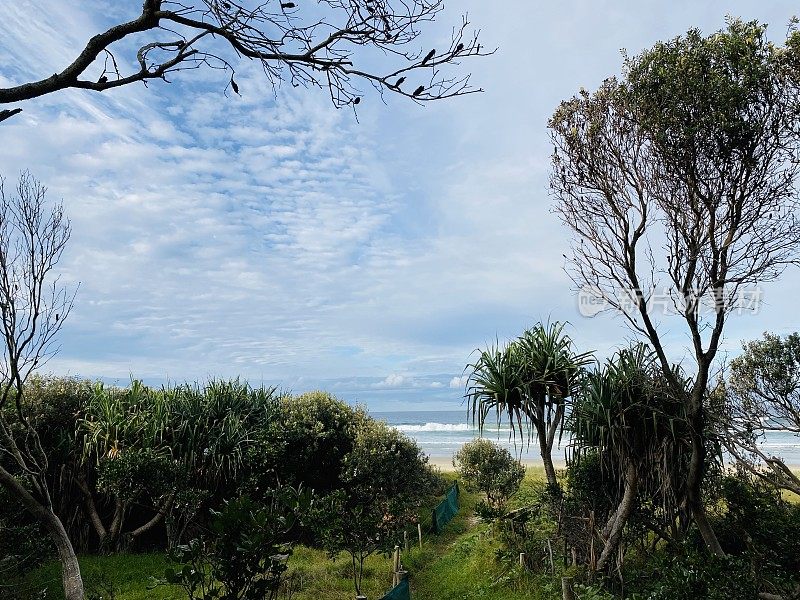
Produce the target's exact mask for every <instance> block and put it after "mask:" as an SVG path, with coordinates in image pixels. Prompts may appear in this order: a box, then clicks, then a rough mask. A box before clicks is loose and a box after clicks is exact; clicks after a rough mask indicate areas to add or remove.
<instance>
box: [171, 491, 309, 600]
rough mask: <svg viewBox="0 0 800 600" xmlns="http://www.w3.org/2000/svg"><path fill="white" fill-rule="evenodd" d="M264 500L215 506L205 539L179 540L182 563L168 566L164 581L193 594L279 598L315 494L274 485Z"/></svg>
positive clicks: (219, 599)
mask: <svg viewBox="0 0 800 600" xmlns="http://www.w3.org/2000/svg"><path fill="white" fill-rule="evenodd" d="M264 497H265V502H264V503H256V502H254V501H252V500H251V499H250V498H248V497H246V496H242V497H240V498H237V499H236V500H232V501H230V502H228V503H226V505H225V506H224V507H223V508H222V510H221V511H218V512H214V513H213V516H212V519H211V523H210V536H209V538H208V539H207V540H201V539H194V540H192V541H191V542H189V543H188V544H186V545H182V546H178V548H177V549H176V550H175V551H174V552H173V557H174V558H175V559H176V560H177V561H178V562H179V563H182V566H181V568H179V569H177V570H176V569H174V568H168V569H167V570H166V573H165V578H164V579H165V583H168V584H172V585H177V586H180V587H182V588H183V589H184V590H185V591H186V593H187V596H188V597H189V600H275V599H276V598H278V597H279V594H280V591H281V585H282V584H283V582H284V580H285V575H286V570H287V561H288V559H289V557H290V556H291V554H292V550H293V548H294V540H295V539H296V534H295V531H294V530H295V529H296V528H297V526H298V525H299V524H300V522H301V519H302V518H304V516H305V515H306V514H307V513H308V511H309V508H310V506H311V502H312V498H313V496H312V494H311V493H310V492H308V491H304V490H302V489H299V488H292V487H288V486H284V487H280V488H277V489H275V490H270V491H269V492H268V493H266V494H265V495H264Z"/></svg>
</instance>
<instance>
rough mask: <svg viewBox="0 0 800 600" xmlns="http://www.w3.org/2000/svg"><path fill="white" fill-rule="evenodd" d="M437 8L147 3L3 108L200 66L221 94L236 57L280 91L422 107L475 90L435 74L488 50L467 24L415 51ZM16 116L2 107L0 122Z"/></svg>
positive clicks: (388, 3) (227, 0)
mask: <svg viewBox="0 0 800 600" xmlns="http://www.w3.org/2000/svg"><path fill="white" fill-rule="evenodd" d="M443 8H444V4H443V1H442V0H410V1H404V0H348V1H345V0H324V1H322V2H317V3H313V4H310V3H295V2H286V1H284V0H266V1H262V2H249V1H246V0H243V1H236V0H197V1H190V2H178V1H172V2H170V1H168V0H163V1H162V0H144V2H143V3H142V9H141V13H140V14H139V15H138V16H137V17H136V18H134V19H132V20H130V21H127V22H123V23H118V24H115V25H114V26H113V27H111V28H109V29H107V30H106V31H104V32H102V33H99V34H97V35H95V36H93V37H92V38H91V39H90V40H89V41H88V42H87V43H86V46H85V47H84V48H83V50H82V51H81V52H80V53H79V54H78V55H77V57H76V58H75V59H74V60H73V61H72V62H71V63H70V64H69V65H68V66H66V67H65V68H63V69H62V70H61V71H59V72H57V73H54V74H53V75H49V76H48V77H45V78H43V79H40V80H38V81H30V82H26V83H22V84H20V85H14V86H11V87H6V88H0V105H3V104H9V103H19V102H24V101H28V100H31V99H34V98H38V97H40V96H43V95H46V94H51V93H54V92H58V91H60V90H64V89H69V88H75V89H83V90H92V91H95V92H103V91H106V90H111V89H113V88H117V87H121V86H125V85H130V84H135V83H140V82H142V83H145V84H146V83H147V82H148V81H152V80H159V79H160V80H162V81H165V82H166V81H168V77H170V76H172V75H175V74H177V73H178V72H181V71H192V70H195V69H201V68H210V69H217V70H221V71H223V72H226V73H227V75H226V79H225V80H224V81H225V83H226V86H225V87H226V90H227V89H228V88H230V89H231V90H232V91H233V92H234V93H239V85H238V84H237V83H236V81H235V80H234V76H235V73H236V65H235V63H234V60H235V59H241V58H246V59H249V60H254V61H257V62H258V63H260V65H261V68H262V70H263V72H264V75H265V77H266V78H267V79H268V80H269V82H270V83H271V84H272V85H273V87H275V88H276V89H277V87H278V86H279V85H280V84H281V83H282V82H287V83H290V84H291V85H293V86H299V85H303V86H307V87H316V88H320V89H322V90H325V91H327V92H328V93H329V94H330V98H331V101H332V102H333V104H334V105H335V106H337V107H343V106H356V105H358V104H359V103H360V102H361V95H362V91H361V90H360V89H359V87H358V85H359V83H365V84H367V85H370V86H372V87H373V88H375V89H376V90H377V91H378V92H379V93H381V94H384V93H393V94H399V95H402V96H406V97H408V98H411V99H413V100H415V101H418V102H420V101H430V100H438V99H441V98H449V97H452V96H458V95H462V94H469V93H472V92H476V91H480V90H479V89H477V88H474V87H472V86H471V85H470V84H469V76H468V75H466V76H464V75H462V76H458V75H455V76H453V75H447V74H445V73H444V72H443V71H442V70H441V69H442V67H443V66H447V65H453V64H458V62H459V61H460V60H461V59H463V58H467V57H470V56H479V55H485V54H487V53H486V52H485V51H484V50H483V49H482V47H481V44H480V43H478V34H477V32H476V33H471V32H469V31H468V27H469V24H468V22H467V20H466V18H464V19H462V22H461V23H460V24H459V25H458V26H456V27H454V28H453V34H452V38H451V40H449V42H448V43H446V44H445V45H444V47H441V46H440V47H439V49H438V50H437V49H435V48H431V49H419V48H414V47H413V44H414V43H415V42H416V41H417V39H418V37H419V35H420V30H421V29H422V28H423V27H424V26H425V24H426V23H428V22H431V21H433V20H434V19H435V18H436V17H437V15H438V14H439V13H440V12H441V11H442V10H443ZM37 16H38V17H39V18H41V16H42V15H37ZM133 38H135V39H137V40H141V41H142V42H144V43H142V45H141V46H140V47H139V49H138V51H137V52H136V54H135V56H131V57H123V53H124V45H123V44H121V42H123V40H125V41H128V40H131V39H133ZM375 54H377V57H378V61H379V63H380V62H381V61H382V62H384V63H388V64H386V65H385V66H384V67H383V68H382V69H381V68H379V67H377V66H376V64H379V63H376V62H375V60H374V56H371V55H375ZM129 65H135V67H132V68H131V67H130V66H129ZM126 66H128V68H127V69H126ZM407 78H408V79H409V81H406V79H407ZM21 110H22V109H21V108H19V107H17V108H11V109H6V110H0V122H1V121H3V120H5V119H8V118H10V117H13V116H14V115H15V114H18V113H19V112H21Z"/></svg>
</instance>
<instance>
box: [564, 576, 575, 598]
mask: <svg viewBox="0 0 800 600" xmlns="http://www.w3.org/2000/svg"><path fill="white" fill-rule="evenodd" d="M561 597H562V598H563V600H575V592H573V591H572V577H562V578H561Z"/></svg>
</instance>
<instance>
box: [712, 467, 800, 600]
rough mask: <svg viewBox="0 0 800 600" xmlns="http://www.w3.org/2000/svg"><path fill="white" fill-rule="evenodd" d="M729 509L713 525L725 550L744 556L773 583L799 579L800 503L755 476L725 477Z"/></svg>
mask: <svg viewBox="0 0 800 600" xmlns="http://www.w3.org/2000/svg"><path fill="white" fill-rule="evenodd" d="M721 490H722V498H723V500H724V503H725V510H724V511H723V512H722V514H721V515H719V516H717V517H716V518H715V519H714V520H713V522H712V524H713V526H714V529H715V531H716V532H717V535H718V537H719V540H720V543H721V544H722V546H723V549H724V550H725V551H726V552H727V553H729V554H731V555H734V556H740V557H742V558H743V559H745V560H746V561H747V562H748V563H749V564H750V565H751V569H752V570H753V572H755V573H758V574H759V577H760V578H762V579H764V580H768V581H770V582H771V583H773V584H778V585H779V584H780V583H781V582H783V583H787V582H788V580H792V579H793V580H794V583H796V582H797V579H798V574H800V544H798V543H797V541H798V540H800V505H798V504H795V503H789V502H786V501H785V500H783V499H782V497H781V495H780V492H779V491H778V490H776V489H775V488H774V487H773V486H771V485H769V484H767V483H764V482H761V481H759V480H757V479H755V478H753V477H750V476H747V475H744V474H740V475H729V476H727V477H725V478H723V480H722V484H721Z"/></svg>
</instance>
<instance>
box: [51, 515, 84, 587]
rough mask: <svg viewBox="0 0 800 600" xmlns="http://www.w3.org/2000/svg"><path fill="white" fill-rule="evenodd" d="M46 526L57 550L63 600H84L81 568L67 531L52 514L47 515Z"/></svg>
mask: <svg viewBox="0 0 800 600" xmlns="http://www.w3.org/2000/svg"><path fill="white" fill-rule="evenodd" d="M47 521H48V522H49V525H48V526H47V528H48V530H49V532H50V537H51V538H53V541H54V542H55V544H56V549H57V550H58V560H59V562H61V580H62V583H63V585H64V598H65V600H84V598H85V596H84V590H83V578H82V577H81V568H80V565H79V564H78V557H77V556H76V555H75V550H74V548H73V547H72V542H70V540H69V536H68V535H67V531H66V530H65V529H64V525H63V524H62V523H61V520H60V519H59V518H58V517H57V516H56V515H55V514H54V513H52V512H51V513H50V515H48V519H47Z"/></svg>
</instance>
